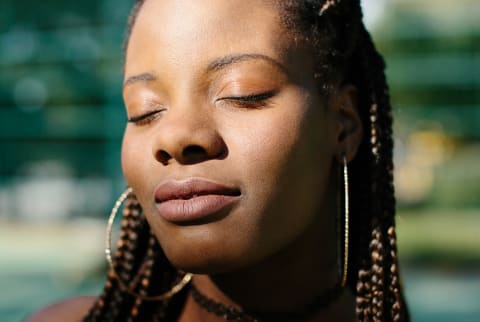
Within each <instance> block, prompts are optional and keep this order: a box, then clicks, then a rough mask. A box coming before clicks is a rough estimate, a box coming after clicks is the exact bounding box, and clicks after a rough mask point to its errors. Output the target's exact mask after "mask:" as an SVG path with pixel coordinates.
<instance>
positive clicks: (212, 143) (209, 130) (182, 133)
mask: <svg viewBox="0 0 480 322" xmlns="http://www.w3.org/2000/svg"><path fill="white" fill-rule="evenodd" d="M205 114H206V111H204V112H203V113H202V112H201V111H199V110H196V111H191V110H187V109H185V110H178V111H174V110H170V111H169V112H167V113H166V115H164V116H163V117H162V118H163V119H162V120H161V122H159V126H158V129H156V130H155V143H154V146H153V151H152V152H153V155H154V157H155V159H156V160H157V161H158V162H160V163H162V164H163V165H168V164H170V163H172V162H177V163H179V164H195V163H199V162H203V161H207V160H211V159H222V158H225V156H226V155H227V147H226V145H225V142H224V140H223V138H222V137H221V135H220V134H219V132H218V130H217V128H216V126H215V122H214V120H213V119H212V118H211V117H209V116H208V115H205Z"/></svg>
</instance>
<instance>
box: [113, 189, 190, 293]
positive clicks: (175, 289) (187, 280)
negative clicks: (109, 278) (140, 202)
mask: <svg viewBox="0 0 480 322" xmlns="http://www.w3.org/2000/svg"><path fill="white" fill-rule="evenodd" d="M132 192H133V190H132V188H127V189H126V190H125V191H124V192H123V193H122V194H121V195H120V197H119V198H118V199H117V201H116V202H115V205H114V206H113V208H112V211H111V212H110V216H109V217H108V223H107V230H106V234H105V258H106V259H107V262H108V265H109V266H110V270H111V272H112V273H113V275H114V276H115V278H116V280H117V282H118V285H119V286H120V288H122V289H123V290H124V291H125V292H127V293H129V294H131V295H133V296H134V297H136V298H140V299H142V300H146V301H164V300H168V299H169V298H171V297H172V296H174V295H175V294H177V293H178V292H180V291H181V290H182V289H183V288H184V287H185V286H186V285H187V284H188V283H190V281H191V280H192V277H193V274H191V273H185V275H184V276H183V278H182V279H181V280H180V281H179V282H178V283H177V284H175V285H174V286H173V287H172V288H171V289H170V290H168V291H167V292H165V293H162V294H159V295H155V296H144V295H141V294H138V293H135V292H133V291H132V290H131V289H130V288H129V287H127V286H126V285H125V284H124V283H123V282H122V280H121V279H120V278H119V276H118V274H117V272H116V270H115V267H114V265H113V260H112V227H113V222H114V220H115V216H116V215H117V212H118V209H120V206H121V205H122V203H123V202H124V201H125V200H126V199H127V197H128V196H129V194H131V193H132Z"/></svg>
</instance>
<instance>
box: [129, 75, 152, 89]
mask: <svg viewBox="0 0 480 322" xmlns="http://www.w3.org/2000/svg"><path fill="white" fill-rule="evenodd" d="M155 80H157V76H156V75H155V74H153V73H148V72H147V73H141V74H138V75H133V76H130V77H128V78H127V79H126V80H125V81H124V82H123V87H124V88H125V86H127V85H130V84H133V83H138V82H142V83H144V82H151V81H155Z"/></svg>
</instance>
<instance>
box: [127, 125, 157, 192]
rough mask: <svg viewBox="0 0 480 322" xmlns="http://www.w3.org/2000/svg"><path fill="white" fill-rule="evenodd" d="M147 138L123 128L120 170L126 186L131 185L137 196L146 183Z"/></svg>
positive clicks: (148, 148) (148, 150) (147, 163)
mask: <svg viewBox="0 0 480 322" xmlns="http://www.w3.org/2000/svg"><path fill="white" fill-rule="evenodd" d="M148 142H149V140H145V139H142V137H141V136H140V135H139V134H138V133H135V132H134V130H133V129H131V128H129V126H127V128H126V129H125V133H124V136H123V142H122V170H123V175H124V176H125V180H126V181H127V184H128V186H130V187H132V188H133V190H134V191H135V193H136V194H137V195H138V197H141V196H140V195H141V193H142V191H143V190H144V188H145V187H146V186H148V184H146V183H147V182H145V180H148V177H149V176H148V173H149V171H148V165H149V164H150V161H149V157H150V156H151V153H150V147H149V145H148Z"/></svg>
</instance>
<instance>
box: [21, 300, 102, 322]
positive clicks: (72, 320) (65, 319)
mask: <svg viewBox="0 0 480 322" xmlns="http://www.w3.org/2000/svg"><path fill="white" fill-rule="evenodd" d="M96 299H97V298H96V297H94V296H79V297H74V298H70V299H67V300H64V301H61V302H58V303H54V304H51V305H49V306H47V307H45V308H43V309H41V310H40V311H38V312H35V313H34V314H32V315H31V316H29V317H28V318H27V319H26V320H25V322H80V321H82V320H83V318H84V317H85V316H86V315H87V313H88V311H89V310H90V308H91V307H92V305H93V303H94V302H95V300H96Z"/></svg>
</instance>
